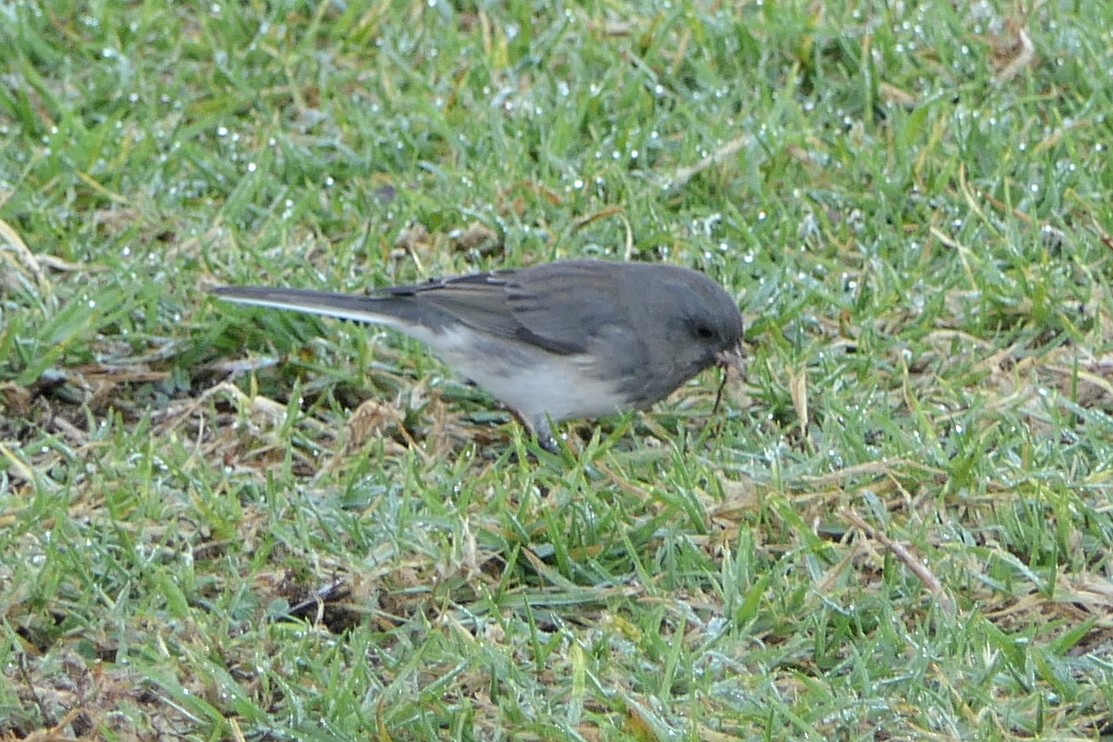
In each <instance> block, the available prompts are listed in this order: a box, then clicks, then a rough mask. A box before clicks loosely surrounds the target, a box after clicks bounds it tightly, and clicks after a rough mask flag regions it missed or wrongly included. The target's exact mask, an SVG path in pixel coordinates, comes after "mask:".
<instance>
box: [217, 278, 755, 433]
mask: <svg viewBox="0 0 1113 742" xmlns="http://www.w3.org/2000/svg"><path fill="white" fill-rule="evenodd" d="M212 292H213V293H214V294H215V295H216V296H217V297H218V298H220V299H222V300H225V301H229V302H235V303H238V304H247V305H254V306H260V307H269V308H276V309H285V310H292V311H296V312H304V313H308V314H314V315H321V316H326V317H334V318H338V319H342V320H349V321H353V322H357V323H364V324H373V325H383V326H386V327H389V328H393V329H394V330H397V331H398V332H401V333H403V334H405V335H408V336H409V337H411V338H414V339H416V340H418V341H419V342H421V343H424V344H425V345H426V346H428V347H429V348H430V349H431V350H432V351H433V353H434V355H436V356H438V357H439V358H440V359H441V361H443V362H444V363H445V364H446V365H447V366H448V367H449V368H451V369H453V370H454V371H455V372H456V373H458V374H460V375H461V376H463V377H465V378H466V379H468V380H470V381H471V382H473V383H475V384H476V385H478V386H479V387H481V388H483V389H485V390H486V391H487V392H488V393H490V395H491V396H492V397H494V398H495V399H496V400H498V401H499V402H501V403H502V404H504V405H505V406H506V407H508V408H510V410H511V411H513V412H514V413H515V414H516V416H517V417H518V419H519V420H521V421H522V422H523V424H524V425H525V426H526V427H527V428H528V430H529V431H530V433H532V434H533V436H534V437H535V439H536V440H537V442H538V444H539V445H540V446H541V447H542V448H544V449H545V450H547V451H552V452H556V451H559V446H557V443H556V441H555V439H554V437H553V429H552V425H553V424H555V423H560V422H564V421H567V420H576V419H584V418H599V417H605V416H608V415H612V414H615V413H619V412H623V411H626V410H631V409H639V410H642V409H647V408H649V407H650V406H652V405H653V404H654V403H655V402H658V401H660V400H662V399H664V398H665V397H667V396H668V395H669V394H671V393H672V392H673V391H675V390H676V389H677V388H678V387H680V386H681V385H682V384H684V383H685V382H687V381H688V380H690V379H692V378H693V377H695V376H696V375H697V374H699V373H700V372H701V371H703V370H705V369H707V368H710V367H712V366H720V367H723V368H735V369H738V370H741V361H742V337H743V321H742V314H741V312H740V311H739V309H738V305H737V304H736V303H735V300H734V299H733V298H732V297H731V295H730V294H729V293H727V291H726V290H725V289H724V288H723V287H722V286H720V285H719V284H718V283H716V282H715V281H713V280H712V279H711V278H709V277H708V276H706V275H705V274H703V273H700V272H699V271H696V270H692V269H690V268H685V267H680V266H675V265H670V264H663V263H645V262H618V261H607V260H585V259H580V260H561V261H556V262H551V263H542V264H538V265H533V266H530V267H526V268H518V269H508V270H496V271H491V272H485V273H475V274H471V275H463V276H456V277H450V278H441V279H434V280H430V281H427V282H425V283H419V284H414V285H406V286H393V287H388V288H383V289H377V290H372V291H371V292H370V293H369V294H365V295H350V294H340V293H331V292H327V291H315V290H307V289H292V288H269V287H263V286H224V287H219V288H215V289H213V290H212Z"/></svg>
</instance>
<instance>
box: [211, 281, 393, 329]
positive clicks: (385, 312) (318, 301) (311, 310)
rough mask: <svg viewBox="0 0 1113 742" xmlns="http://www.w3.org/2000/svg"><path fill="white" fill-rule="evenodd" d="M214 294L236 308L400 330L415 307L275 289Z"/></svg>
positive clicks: (229, 289) (246, 288)
mask: <svg viewBox="0 0 1113 742" xmlns="http://www.w3.org/2000/svg"><path fill="white" fill-rule="evenodd" d="M213 294H214V295H216V296H218V297H220V298H221V299H224V300H225V301H231V302H235V303H236V304H250V305H252V306H258V307H271V308H274V309H288V310H291V311H294V312H304V313H306V314H318V315H321V316H324V317H335V318H337V319H344V320H350V321H352V322H366V323H369V324H375V325H389V326H392V327H397V326H399V325H401V324H404V323H405V322H406V321H407V320H409V319H412V318H411V317H408V315H412V314H414V311H413V310H414V307H412V306H411V307H406V306H404V302H403V301H402V300H400V299H397V298H392V297H381V298H379V297H372V296H350V295H347V294H334V293H330V292H328V291H312V290H309V289H275V288H267V287H265V286H224V287H221V288H217V289H213Z"/></svg>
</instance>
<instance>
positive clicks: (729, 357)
mask: <svg viewBox="0 0 1113 742" xmlns="http://www.w3.org/2000/svg"><path fill="white" fill-rule="evenodd" d="M715 363H716V364H718V366H719V368H723V369H726V370H727V371H728V372H729V371H731V370H734V371H735V372H737V373H738V375H739V376H741V375H742V344H741V343H739V344H738V345H736V346H734V347H733V348H727V349H726V350H720V351H719V352H718V353H716V354H715Z"/></svg>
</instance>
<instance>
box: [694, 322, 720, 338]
mask: <svg viewBox="0 0 1113 742" xmlns="http://www.w3.org/2000/svg"><path fill="white" fill-rule="evenodd" d="M694 331H695V335H696V337H698V338H699V339H700V340H710V339H711V338H713V337H715V331H714V330H713V329H711V326H710V325H696V326H695V328H694Z"/></svg>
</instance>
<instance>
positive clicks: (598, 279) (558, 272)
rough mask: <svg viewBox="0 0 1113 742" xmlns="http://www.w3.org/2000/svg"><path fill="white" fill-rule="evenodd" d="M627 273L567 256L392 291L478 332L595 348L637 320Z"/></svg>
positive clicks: (561, 347) (559, 347) (571, 349)
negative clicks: (627, 295) (627, 293)
mask: <svg viewBox="0 0 1113 742" xmlns="http://www.w3.org/2000/svg"><path fill="white" fill-rule="evenodd" d="M622 279H623V276H622V274H621V273H620V272H618V271H612V270H609V269H608V267H607V264H601V263H593V262H580V261H565V262H562V263H553V264H548V265H541V266H537V267H534V268H526V269H522V270H518V271H505V272H497V273H487V274H478V275H473V276H462V277H460V278H451V279H447V280H444V281H438V282H433V283H428V284H419V285H417V286H404V287H398V288H395V289H390V290H389V292H388V294H387V297H391V298H395V297H396V298H397V300H398V301H400V302H401V301H407V302H413V303H416V304H420V305H423V306H425V307H427V308H430V309H431V308H434V307H435V308H436V309H437V310H439V313H443V315H446V316H447V317H451V318H453V319H455V320H457V321H460V322H463V323H464V324H466V325H468V326H470V327H472V328H474V329H476V330H480V331H483V332H487V333H490V334H493V335H497V336H500V337H505V338H513V339H515V340H518V341H521V342H525V343H530V344H532V345H536V346H539V347H541V348H544V349H545V350H548V351H550V352H552V353H559V354H562V355H572V354H578V353H585V352H587V351H588V350H589V349H590V348H591V346H592V345H594V344H595V343H596V342H597V341H598V340H599V339H600V338H601V337H603V336H605V335H608V334H610V333H609V329H610V328H613V327H616V326H622V327H628V326H629V323H630V316H629V315H630V308H629V307H628V306H627V305H626V304H625V303H624V302H623V301H621V296H622V295H623V294H624V292H623V291H621V288H622V287H621V286H619V285H618V282H619V281H621V280H622ZM388 300H389V299H388ZM611 340H612V341H621V338H611ZM615 350H616V351H617V352H620V353H621V352H627V353H629V352H631V351H632V350H634V349H633V348H615Z"/></svg>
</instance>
